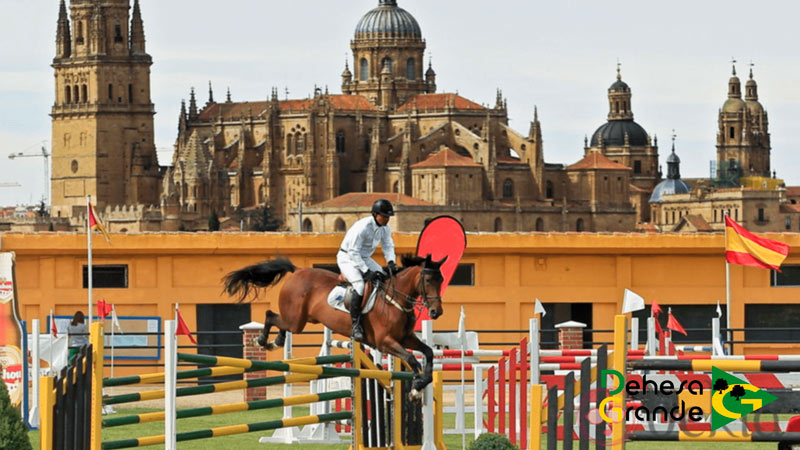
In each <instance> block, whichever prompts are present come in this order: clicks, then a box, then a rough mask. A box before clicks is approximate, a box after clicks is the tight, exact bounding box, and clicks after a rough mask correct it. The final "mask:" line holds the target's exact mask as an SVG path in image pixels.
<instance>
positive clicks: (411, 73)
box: [406, 58, 417, 80]
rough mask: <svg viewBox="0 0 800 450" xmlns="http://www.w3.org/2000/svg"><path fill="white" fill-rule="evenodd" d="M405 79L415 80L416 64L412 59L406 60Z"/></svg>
mask: <svg viewBox="0 0 800 450" xmlns="http://www.w3.org/2000/svg"><path fill="white" fill-rule="evenodd" d="M406 79H407V80H416V79H417V64H416V63H415V62H414V58H408V61H406Z"/></svg>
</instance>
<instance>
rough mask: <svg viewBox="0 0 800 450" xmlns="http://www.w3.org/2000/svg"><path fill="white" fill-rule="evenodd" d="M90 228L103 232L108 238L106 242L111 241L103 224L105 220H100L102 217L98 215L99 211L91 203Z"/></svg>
mask: <svg viewBox="0 0 800 450" xmlns="http://www.w3.org/2000/svg"><path fill="white" fill-rule="evenodd" d="M89 229H90V230H93V231H94V230H99V231H100V232H101V233H103V237H104V238H106V242H109V243H110V242H111V239H110V238H109V237H108V232H107V231H106V227H104V226H103V222H101V221H100V218H99V217H98V216H97V211H96V210H95V209H94V205H92V204H91V203H89Z"/></svg>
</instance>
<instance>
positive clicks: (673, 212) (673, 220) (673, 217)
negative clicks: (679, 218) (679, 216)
mask: <svg viewBox="0 0 800 450" xmlns="http://www.w3.org/2000/svg"><path fill="white" fill-rule="evenodd" d="M670 223H675V211H672V221H670Z"/></svg>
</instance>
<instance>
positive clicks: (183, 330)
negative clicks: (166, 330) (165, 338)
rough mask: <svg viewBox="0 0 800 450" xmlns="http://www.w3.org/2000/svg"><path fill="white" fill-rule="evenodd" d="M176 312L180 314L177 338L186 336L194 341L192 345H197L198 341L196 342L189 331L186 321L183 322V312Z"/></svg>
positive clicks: (176, 331)
mask: <svg viewBox="0 0 800 450" xmlns="http://www.w3.org/2000/svg"><path fill="white" fill-rule="evenodd" d="M176 312H177V313H178V329H177V330H175V336H180V335H184V336H186V337H188V338H189V340H190V341H192V344H194V345H197V341H195V340H194V336H192V331H191V330H190V329H189V326H188V325H186V321H184V320H183V316H182V315H181V310H180V309H177V310H176Z"/></svg>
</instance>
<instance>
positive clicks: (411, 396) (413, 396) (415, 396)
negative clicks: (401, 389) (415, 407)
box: [408, 388, 423, 402]
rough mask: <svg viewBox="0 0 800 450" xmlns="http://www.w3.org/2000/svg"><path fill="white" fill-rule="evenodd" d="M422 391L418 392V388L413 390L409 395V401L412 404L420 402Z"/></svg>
mask: <svg viewBox="0 0 800 450" xmlns="http://www.w3.org/2000/svg"><path fill="white" fill-rule="evenodd" d="M422 395H423V392H422V391H418V390H417V389H416V388H414V389H411V392H409V393H408V400H410V401H412V402H418V401H420V400H422Z"/></svg>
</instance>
